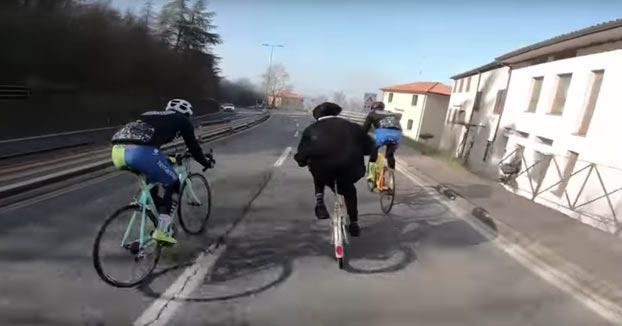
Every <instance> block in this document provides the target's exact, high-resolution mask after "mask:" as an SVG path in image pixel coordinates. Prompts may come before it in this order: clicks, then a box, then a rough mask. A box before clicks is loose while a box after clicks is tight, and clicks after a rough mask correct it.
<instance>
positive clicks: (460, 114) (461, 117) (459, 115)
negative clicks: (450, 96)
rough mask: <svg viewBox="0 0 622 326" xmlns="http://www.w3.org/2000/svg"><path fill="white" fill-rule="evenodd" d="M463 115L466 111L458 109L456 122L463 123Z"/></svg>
mask: <svg viewBox="0 0 622 326" xmlns="http://www.w3.org/2000/svg"><path fill="white" fill-rule="evenodd" d="M465 115H466V112H464V110H459V111H458V121H457V123H465V119H464V118H465Z"/></svg>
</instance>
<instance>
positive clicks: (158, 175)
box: [112, 145, 178, 185]
mask: <svg viewBox="0 0 622 326" xmlns="http://www.w3.org/2000/svg"><path fill="white" fill-rule="evenodd" d="M112 162H113V163H114V166H116V167H117V168H119V169H123V168H125V167H129V168H130V169H132V170H134V171H137V172H140V173H142V174H144V175H145V176H146V177H147V181H149V182H150V183H161V184H164V185H170V184H173V183H175V182H176V181H177V179H178V177H177V173H176V172H175V168H174V167H173V164H172V163H171V160H170V159H169V158H168V157H167V156H165V155H164V154H162V153H161V152H160V150H159V149H158V148H157V147H154V146H145V145H114V146H113V147H112Z"/></svg>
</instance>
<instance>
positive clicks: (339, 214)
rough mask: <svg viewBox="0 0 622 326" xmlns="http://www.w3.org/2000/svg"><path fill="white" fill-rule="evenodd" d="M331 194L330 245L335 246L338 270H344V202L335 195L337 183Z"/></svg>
mask: <svg viewBox="0 0 622 326" xmlns="http://www.w3.org/2000/svg"><path fill="white" fill-rule="evenodd" d="M333 192H334V194H335V205H334V208H333V214H332V215H331V218H330V224H331V243H332V244H333V245H334V246H335V258H336V259H337V263H338V264H339V269H344V259H345V245H346V244H347V243H348V233H347V231H346V209H345V202H344V199H343V196H342V195H340V194H339V193H337V183H335V188H334V189H333Z"/></svg>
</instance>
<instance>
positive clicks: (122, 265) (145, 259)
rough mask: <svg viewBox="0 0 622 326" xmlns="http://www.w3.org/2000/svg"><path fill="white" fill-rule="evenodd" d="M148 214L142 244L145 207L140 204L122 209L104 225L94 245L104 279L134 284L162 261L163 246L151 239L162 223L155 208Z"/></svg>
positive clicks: (96, 262)
mask: <svg viewBox="0 0 622 326" xmlns="http://www.w3.org/2000/svg"><path fill="white" fill-rule="evenodd" d="M145 214H146V215H147V216H146V217H147V218H146V219H145V225H144V230H143V241H142V243H141V241H140V238H141V237H140V232H141V224H142V221H141V220H142V208H141V207H140V206H139V205H137V204H132V205H127V206H124V207H122V208H120V209H118V210H117V211H116V212H114V213H113V214H112V215H111V216H110V217H109V218H108V219H107V220H106V221H105V222H104V224H103V225H102V227H101V228H100V230H99V232H98V233H97V237H96V238H95V243H94V245H93V265H94V267H95V270H96V271H97V274H98V275H99V277H100V278H101V279H102V280H103V281H104V282H106V283H108V284H110V285H112V286H116V287H131V286H134V285H136V284H138V283H140V282H142V281H143V280H144V279H145V278H146V277H147V276H149V275H150V274H151V272H152V271H153V269H154V268H155V267H156V265H157V264H158V260H159V259H160V253H161V251H162V247H161V246H160V245H159V244H158V243H157V242H156V241H155V240H153V239H152V238H151V233H152V232H153V231H154V230H155V229H156V227H157V223H158V222H157V219H156V218H155V216H153V213H151V211H149V210H147V211H146V212H145ZM124 240H125V241H124Z"/></svg>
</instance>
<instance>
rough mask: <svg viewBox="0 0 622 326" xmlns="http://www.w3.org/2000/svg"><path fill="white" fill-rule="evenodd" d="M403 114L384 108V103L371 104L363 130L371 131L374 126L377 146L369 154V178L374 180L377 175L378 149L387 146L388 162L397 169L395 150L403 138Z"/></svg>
mask: <svg viewBox="0 0 622 326" xmlns="http://www.w3.org/2000/svg"><path fill="white" fill-rule="evenodd" d="M400 118H401V116H400V115H399V114H397V113H394V112H391V111H385V110H384V103H382V102H375V103H374V104H372V106H371V112H369V114H368V115H367V118H366V119H365V122H364V123H363V131H364V132H366V133H367V132H369V130H370V129H371V127H372V126H373V127H374V137H375V139H376V146H375V147H374V149H373V151H372V153H371V155H370V156H369V173H368V175H367V180H368V181H369V182H374V179H375V176H376V160H377V159H378V149H379V148H380V147H382V146H384V145H386V146H387V152H386V156H387V162H388V164H389V167H390V168H392V169H395V151H396V150H397V147H398V145H399V143H400V140H401V139H402V126H401V125H400Z"/></svg>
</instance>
